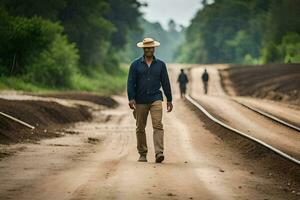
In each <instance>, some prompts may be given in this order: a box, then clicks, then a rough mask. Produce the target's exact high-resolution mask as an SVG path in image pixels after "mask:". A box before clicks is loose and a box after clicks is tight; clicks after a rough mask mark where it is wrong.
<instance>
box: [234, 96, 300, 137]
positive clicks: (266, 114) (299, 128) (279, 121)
mask: <svg viewBox="0 0 300 200" xmlns="http://www.w3.org/2000/svg"><path fill="white" fill-rule="evenodd" d="M233 101H235V102H236V103H238V104H240V105H242V106H244V107H246V108H248V109H250V110H252V111H254V112H256V113H258V114H260V115H262V116H264V117H266V118H268V119H271V120H273V121H275V122H277V123H279V124H282V125H284V126H286V127H288V128H291V129H294V130H296V131H298V132H300V127H297V126H295V125H293V124H290V123H288V122H286V121H284V120H282V119H279V118H278V117H275V116H273V115H271V114H269V113H266V112H264V111H262V110H259V109H257V108H255V107H253V106H250V105H248V104H245V103H243V102H240V101H238V100H236V99H233Z"/></svg>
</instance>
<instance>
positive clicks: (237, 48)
mask: <svg viewBox="0 0 300 200" xmlns="http://www.w3.org/2000/svg"><path fill="white" fill-rule="evenodd" d="M202 5H203V8H202V9H200V10H199V11H198V12H197V14H196V16H195V17H194V18H193V19H192V21H191V25H190V26H189V27H188V28H187V30H186V36H185V42H184V43H183V44H182V45H181V46H180V48H178V49H177V51H176V57H177V61H179V62H191V63H246V64H262V63H283V62H287V63H288V62H300V18H299V13H300V1H298V0H214V1H213V3H210V4H209V3H208V2H207V1H206V0H203V1H202Z"/></svg>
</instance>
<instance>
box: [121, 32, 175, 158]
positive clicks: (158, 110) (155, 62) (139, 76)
mask: <svg viewBox="0 0 300 200" xmlns="http://www.w3.org/2000/svg"><path fill="white" fill-rule="evenodd" d="M159 45H160V43H159V42H157V41H154V40H153V39H152V38H145V39H144V40H143V41H142V42H139V43H137V46H138V47H140V48H143V50H144V55H143V56H142V57H140V58H138V59H136V60H135V61H133V62H132V64H131V65H130V69H129V74H128V81H127V94H128V100H129V107H130V108H131V109H133V115H134V117H135V119H136V137H137V150H138V153H139V154H140V157H139V159H138V161H140V162H147V152H148V148H147V141H146V132H145V128H146V124H147V117H148V113H149V112H150V114H151V119H152V127H153V141H154V148H155V161H156V163H161V162H162V161H163V160H164V129H163V124H162V110H163V109H162V101H163V95H162V92H161V90H160V88H161V86H162V88H163V91H164V94H165V95H166V97H167V111H168V112H171V111H172V109H173V105H172V93H171V86H170V81H169V76H168V72H167V67H166V64H165V63H164V62H163V61H161V60H159V59H157V58H156V57H155V56H154V51H155V47H157V46H159Z"/></svg>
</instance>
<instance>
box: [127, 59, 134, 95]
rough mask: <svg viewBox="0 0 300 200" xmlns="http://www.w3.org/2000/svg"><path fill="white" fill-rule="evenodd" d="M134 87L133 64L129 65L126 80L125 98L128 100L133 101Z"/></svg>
mask: <svg viewBox="0 0 300 200" xmlns="http://www.w3.org/2000/svg"><path fill="white" fill-rule="evenodd" d="M135 85H136V70H135V67H134V64H131V65H130V68H129V73H128V80H127V96H128V100H129V101H130V100H134V99H135Z"/></svg>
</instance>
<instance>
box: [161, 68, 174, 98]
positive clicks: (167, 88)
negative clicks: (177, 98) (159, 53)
mask: <svg viewBox="0 0 300 200" xmlns="http://www.w3.org/2000/svg"><path fill="white" fill-rule="evenodd" d="M160 80H161V85H162V88H163V91H164V93H165V95H166V97H167V101H168V102H171V101H172V91H171V85H170V80H169V76H168V71H167V67H166V64H165V63H163V66H162V72H161V79H160Z"/></svg>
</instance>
